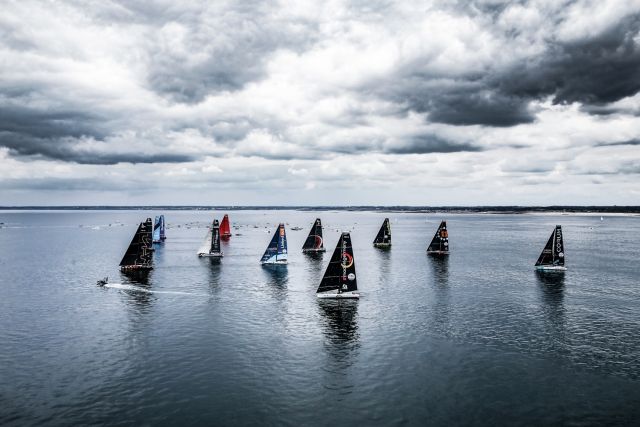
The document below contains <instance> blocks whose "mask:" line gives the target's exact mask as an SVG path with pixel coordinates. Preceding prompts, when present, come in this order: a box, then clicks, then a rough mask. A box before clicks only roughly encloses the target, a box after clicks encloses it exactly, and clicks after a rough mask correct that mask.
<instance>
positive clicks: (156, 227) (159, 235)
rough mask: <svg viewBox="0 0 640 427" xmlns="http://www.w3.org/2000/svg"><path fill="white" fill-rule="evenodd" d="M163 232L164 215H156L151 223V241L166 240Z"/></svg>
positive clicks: (159, 241)
mask: <svg viewBox="0 0 640 427" xmlns="http://www.w3.org/2000/svg"><path fill="white" fill-rule="evenodd" d="M166 238H167V237H166V236H165V234H164V215H160V216H157V217H156V219H155V222H154V224H153V243H163V242H164V241H165V240H166Z"/></svg>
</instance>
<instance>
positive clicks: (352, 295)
mask: <svg viewBox="0 0 640 427" xmlns="http://www.w3.org/2000/svg"><path fill="white" fill-rule="evenodd" d="M316 296H317V297H318V298H322V299H357V298H360V294H359V293H357V292H353V291H352V292H340V293H338V292H337V291H329V292H321V293H317V294H316Z"/></svg>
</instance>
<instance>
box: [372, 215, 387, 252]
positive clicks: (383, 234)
mask: <svg viewBox="0 0 640 427" xmlns="http://www.w3.org/2000/svg"><path fill="white" fill-rule="evenodd" d="M373 246H374V247H376V248H383V249H388V248H390V247H391V223H389V218H385V219H384V221H383V222H382V226H381V227H380V230H378V234H377V235H376V238H375V239H373Z"/></svg>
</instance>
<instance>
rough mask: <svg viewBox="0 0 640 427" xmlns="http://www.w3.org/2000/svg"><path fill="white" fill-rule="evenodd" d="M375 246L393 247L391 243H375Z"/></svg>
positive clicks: (381, 247) (382, 247)
mask: <svg viewBox="0 0 640 427" xmlns="http://www.w3.org/2000/svg"><path fill="white" fill-rule="evenodd" d="M373 247H374V248H380V249H389V248H391V243H374V244H373Z"/></svg>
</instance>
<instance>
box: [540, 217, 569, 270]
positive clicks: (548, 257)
mask: <svg viewBox="0 0 640 427" xmlns="http://www.w3.org/2000/svg"><path fill="white" fill-rule="evenodd" d="M536 269H538V270H550V271H564V270H566V269H567V268H566V267H565V266H564V241H563V239H562V227H561V226H559V225H556V228H555V230H553V232H552V233H551V237H549V240H548V241H547V244H546V245H545V246H544V249H543V250H542V253H540V256H539V257H538V261H536Z"/></svg>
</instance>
